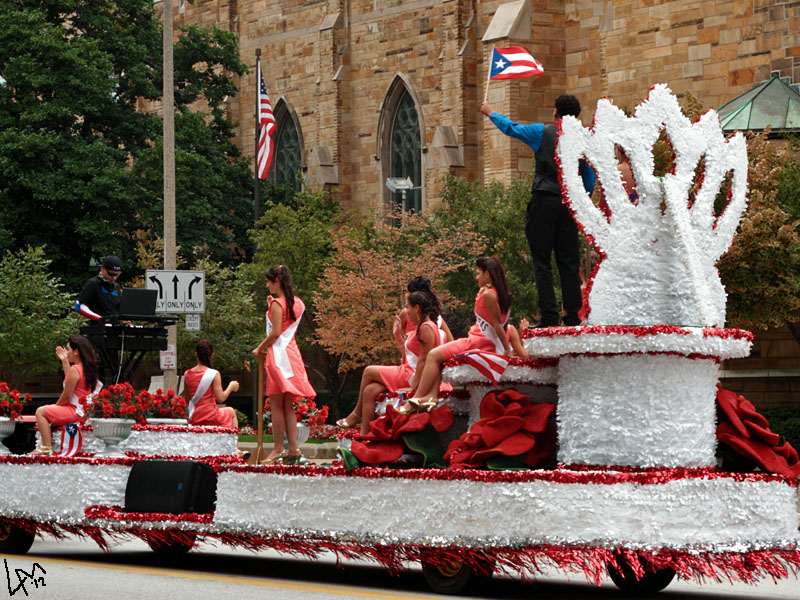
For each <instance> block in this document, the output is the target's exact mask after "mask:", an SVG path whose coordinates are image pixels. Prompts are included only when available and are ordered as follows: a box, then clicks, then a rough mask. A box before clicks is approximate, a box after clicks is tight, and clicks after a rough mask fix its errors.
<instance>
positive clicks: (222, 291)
mask: <svg viewBox="0 0 800 600" xmlns="http://www.w3.org/2000/svg"><path fill="white" fill-rule="evenodd" d="M194 270H197V271H205V274H206V312H205V314H203V315H202V316H201V317H200V330H199V331H185V330H183V329H182V330H181V331H180V332H179V335H178V364H179V365H180V366H181V367H184V368H190V367H192V366H194V364H195V356H194V347H195V345H196V344H197V341H198V340H200V339H207V340H210V341H211V343H212V344H213V345H214V367H215V368H217V369H222V370H225V369H241V368H242V367H243V366H245V363H247V364H248V366H250V361H251V360H252V359H253V355H252V354H251V351H252V349H253V348H255V347H256V345H257V344H258V342H260V341H261V339H262V336H263V333H264V318H263V313H259V311H258V309H257V308H256V302H255V295H254V293H253V285H254V282H253V280H252V279H251V277H250V270H249V269H248V268H247V266H246V265H239V266H236V267H226V266H223V265H221V264H219V263H216V262H213V261H211V260H209V259H201V260H199V261H198V262H197V263H196V264H195V265H194Z"/></svg>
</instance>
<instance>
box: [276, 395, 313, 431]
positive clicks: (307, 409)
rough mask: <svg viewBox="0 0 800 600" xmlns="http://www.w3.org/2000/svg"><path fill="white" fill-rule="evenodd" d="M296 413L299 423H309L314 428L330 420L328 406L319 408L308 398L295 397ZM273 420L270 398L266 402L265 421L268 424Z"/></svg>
mask: <svg viewBox="0 0 800 600" xmlns="http://www.w3.org/2000/svg"><path fill="white" fill-rule="evenodd" d="M294 414H295V416H296V417H297V422H298V423H307V424H308V425H309V427H311V429H312V430H314V429H319V428H322V426H323V425H325V421H327V420H328V407H327V406H323V407H322V408H319V407H318V406H317V403H316V402H314V400H310V399H308V398H295V399H294ZM271 422H272V414H271V413H270V410H269V398H267V400H266V401H265V402H264V423H265V424H266V425H267V426H268V425H269V424H270V423H271Z"/></svg>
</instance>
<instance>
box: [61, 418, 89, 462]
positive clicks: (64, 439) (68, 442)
mask: <svg viewBox="0 0 800 600" xmlns="http://www.w3.org/2000/svg"><path fill="white" fill-rule="evenodd" d="M82 445H83V438H82V437H81V428H80V427H78V424H77V423H67V424H66V425H64V427H62V428H61V450H59V452H58V456H75V455H76V454H77V453H78V452H80V451H81V446H82Z"/></svg>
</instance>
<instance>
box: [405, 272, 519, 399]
mask: <svg viewBox="0 0 800 600" xmlns="http://www.w3.org/2000/svg"><path fill="white" fill-rule="evenodd" d="M475 264H476V266H477V270H476V273H475V280H476V281H477V282H478V286H479V287H480V289H479V290H478V295H477V296H475V324H474V325H473V326H472V327H471V328H470V330H469V333H468V334H467V337H465V338H461V339H458V340H455V341H453V342H449V343H447V344H444V345H442V346H439V347H438V348H436V349H434V350H432V351H431V353H430V354H429V355H428V360H427V361H426V362H425V368H424V370H423V371H422V377H421V378H420V382H419V386H418V387H417V391H416V393H415V394H414V399H417V400H420V401H422V400H433V401H437V400H438V390H439V383H440V381H441V366H442V363H443V362H444V361H446V360H448V359H450V358H453V357H454V356H455V355H456V354H462V353H464V352H468V351H470V350H484V351H488V352H496V353H497V354H505V355H506V356H511V355H512V350H511V346H510V345H509V343H508V337H507V336H506V332H505V329H504V325H505V324H506V322H507V321H508V315H509V310H510V308H511V296H510V295H509V293H508V283H507V282H506V275H505V272H504V270H503V264H502V263H501V262H500V259H499V258H497V257H496V256H492V257H490V258H479V259H478V260H477V261H475Z"/></svg>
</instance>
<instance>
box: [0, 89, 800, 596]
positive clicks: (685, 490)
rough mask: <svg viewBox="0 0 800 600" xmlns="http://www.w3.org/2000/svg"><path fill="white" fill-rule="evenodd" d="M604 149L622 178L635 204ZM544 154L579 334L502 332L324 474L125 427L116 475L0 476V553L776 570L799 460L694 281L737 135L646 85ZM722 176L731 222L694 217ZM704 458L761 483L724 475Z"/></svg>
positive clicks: (789, 536) (643, 587)
mask: <svg viewBox="0 0 800 600" xmlns="http://www.w3.org/2000/svg"><path fill="white" fill-rule="evenodd" d="M662 131H663V132H666V135H667V137H668V139H669V141H670V143H671V146H672V149H673V152H674V155H675V168H674V169H673V171H672V172H671V173H669V174H667V175H665V176H664V177H663V178H658V177H656V176H655V175H654V163H653V153H652V149H653V145H654V144H655V142H656V140H657V139H658V137H659V136H660V135H661V133H662ZM616 146H621V147H622V148H624V150H625V152H626V153H627V154H628V156H629V157H630V159H631V165H632V169H633V173H634V176H635V179H636V187H637V190H636V191H637V198H636V199H635V200H631V199H630V198H629V196H628V194H627V192H625V190H624V189H623V186H622V182H621V179H620V174H619V171H618V168H617V161H616V158H615V147H616ZM557 155H558V159H559V161H560V166H561V169H562V181H563V185H564V189H565V198H567V199H568V201H569V204H570V207H571V209H572V210H573V212H574V215H575V217H576V220H577V221H578V222H579V223H580V224H581V226H582V227H583V230H584V232H585V234H586V236H587V239H589V240H590V241H591V242H592V243H593V244H594V245H595V248H596V250H597V252H598V255H599V257H600V260H599V262H598V265H597V268H596V270H595V272H594V273H593V277H592V287H591V291H590V293H589V304H590V307H591V312H590V314H589V317H588V323H587V324H586V325H585V326H582V327H563V328H562V327H555V328H547V329H539V330H529V331H526V332H523V336H522V337H523V339H524V344H525V346H526V349H527V350H528V352H529V353H530V354H531V356H534V357H536V358H535V359H514V360H512V361H510V362H509V363H508V365H507V366H506V367H505V369H504V370H503V372H502V374H500V375H497V376H495V375H494V374H492V373H489V374H488V375H487V372H485V371H482V370H481V369H476V368H475V366H474V365H472V364H468V363H466V362H464V361H459V360H455V361H452V362H449V363H446V364H445V365H443V380H444V381H447V382H449V383H451V384H452V385H454V386H455V387H456V388H463V389H459V390H458V391H456V392H452V393H448V394H446V395H445V396H444V398H443V399H442V400H441V401H440V402H439V404H438V405H437V406H436V407H435V408H433V410H430V411H429V412H417V413H413V414H403V415H401V413H399V412H398V411H397V410H396V408H395V404H396V401H393V399H391V398H384V399H383V401H382V403H381V405H380V412H383V413H384V414H383V416H382V417H381V418H380V419H378V420H377V421H375V422H373V423H374V427H373V430H372V433H371V436H368V437H367V438H359V437H358V436H357V437H356V438H355V439H353V440H350V447H349V449H347V448H344V449H343V450H342V456H343V461H342V463H338V462H337V463H334V464H333V465H331V466H316V465H313V466H284V465H270V466H261V465H257V464H253V465H251V464H246V463H244V461H242V460H241V459H239V458H238V457H237V456H236V453H235V450H236V437H235V432H233V431H227V430H214V431H210V430H206V429H204V428H190V427H184V426H170V425H159V426H155V427H153V426H140V428H139V430H138V431H137V435H136V441H135V443H131V445H130V447H129V448H127V449H124V453H123V455H122V456H106V455H104V450H103V449H100V448H98V450H97V452H96V453H95V454H93V455H92V454H90V453H86V454H84V455H78V456H74V457H27V456H13V455H5V456H0V480H2V482H3V485H2V488H0V527H2V530H0V545H1V546H0V549H1V550H2V551H5V552H9V551H11V552H25V551H27V550H28V549H29V548H30V545H31V543H32V541H33V538H34V535H42V536H43V535H50V536H54V537H61V536H64V535H67V534H73V535H79V536H84V537H88V538H91V539H93V540H95V541H96V542H97V543H98V544H99V545H100V546H102V547H104V548H108V539H109V538H113V537H115V536H135V537H138V538H141V539H143V540H145V541H146V542H147V543H148V544H150V546H151V547H153V548H154V549H158V550H178V551H179V550H187V549H190V548H192V547H193V546H194V545H195V544H196V543H197V542H199V541H206V542H212V543H213V542H217V543H221V544H225V545H231V546H240V547H244V548H248V549H251V550H254V551H257V550H261V549H274V550H279V551H282V552H286V553H288V554H291V555H294V556H298V557H303V558H313V557H315V556H318V555H319V554H321V553H324V552H333V553H335V554H336V555H337V556H338V557H341V558H348V559H349V558H359V559H367V560H372V561H375V562H378V563H380V564H382V565H384V566H386V567H387V568H389V569H391V570H393V571H396V570H399V569H402V568H403V567H404V566H406V565H407V564H409V563H413V562H420V563H421V564H422V566H423V571H424V573H425V577H426V579H427V581H428V582H429V583H430V585H431V586H432V587H433V589H435V590H436V591H439V592H447V593H455V592H457V591H458V590H460V589H461V588H462V587H463V586H464V585H465V584H466V582H467V581H468V579H469V578H470V577H471V576H472V575H474V574H484V575H489V574H491V573H498V574H503V573H520V574H522V575H523V576H530V575H535V574H536V573H537V572H539V571H541V570H542V569H545V568H556V569H560V570H563V571H565V572H568V573H575V572H580V573H584V574H585V575H586V577H587V578H588V579H589V580H591V581H594V582H596V583H598V584H599V583H600V582H601V581H602V579H603V578H604V577H605V575H606V573H608V574H609V575H610V576H611V578H612V579H613V581H614V582H615V583H616V584H617V585H618V586H619V587H621V588H623V589H625V590H633V591H642V592H645V591H656V590H659V589H662V588H663V587H665V586H666V585H668V584H669V582H670V581H671V580H672V578H673V577H675V576H676V575H677V576H678V577H680V578H684V579H697V580H704V579H712V580H723V579H728V580H741V581H744V582H748V583H751V582H755V581H758V580H760V579H763V578H765V577H771V578H773V579H777V578H784V577H787V576H789V575H790V573H792V572H796V571H797V569H798V568H800V546H798V544H800V539H799V538H798V495H797V475H798V474H800V467H798V466H797V455H796V453H794V454H792V450H791V448H790V447H788V445H787V444H783V445H780V444H779V443H778V436H776V435H775V434H772V432H770V431H769V429H768V425H767V424H766V422H765V421H762V420H760V419H759V415H757V413H755V411H753V410H752V406H751V405H749V403H747V402H746V401H745V400H744V399H742V398H738V397H736V396H735V395H732V394H729V393H728V394H727V395H725V394H724V393H723V392H722V391H720V390H719V389H718V387H717V372H718V369H719V364H720V361H721V360H724V359H726V358H734V357H741V356H746V355H747V354H748V353H749V349H750V344H751V340H752V336H751V334H750V333H748V332H745V331H740V330H734V329H724V322H725V291H724V288H723V287H722V284H721V282H720V280H719V275H718V274H717V270H716V267H715V263H716V261H717V260H718V258H719V257H720V256H721V255H722V254H723V253H724V252H725V251H726V250H727V248H728V247H729V245H730V243H731V240H732V238H733V235H734V233H735V231H736V228H737V225H738V222H739V219H740V217H741V215H742V213H743V211H744V209H745V206H746V178H747V155H746V146H745V141H744V138H743V137H742V136H741V135H736V136H733V137H732V138H730V139H729V140H725V139H724V137H723V135H722V132H721V129H720V125H719V120H718V118H717V115H716V114H715V113H714V112H713V111H709V112H708V113H706V114H705V115H703V117H702V118H701V119H700V120H699V121H697V122H695V123H690V122H689V121H688V120H687V119H686V118H685V117H684V116H683V114H682V112H681V110H680V108H679V106H678V103H677V101H676V99H675V97H674V96H672V94H671V93H670V91H669V90H668V89H667V88H666V87H665V86H656V87H654V88H653V89H652V90H651V92H650V95H649V98H648V99H647V100H646V101H644V102H643V103H642V104H641V105H640V106H639V107H638V108H637V109H636V112H635V114H634V116H632V117H628V116H626V115H625V114H624V113H623V112H622V111H620V110H619V109H617V108H616V107H614V106H613V105H612V104H611V102H609V101H607V100H601V101H600V102H599V103H598V108H597V112H596V117H595V123H594V125H593V127H592V128H585V127H583V126H582V125H581V124H580V122H579V121H577V120H576V119H574V118H571V117H567V118H564V119H563V122H562V124H561V131H560V136H559V143H558V149H557ZM582 158H585V159H587V160H588V161H589V162H590V163H591V164H592V166H593V167H594V168H595V170H596V172H597V175H598V180H599V182H600V183H601V185H602V189H603V193H604V197H605V202H606V206H605V207H604V208H603V209H602V210H601V209H600V208H598V207H597V206H596V205H595V204H593V203H592V201H591V199H590V198H589V196H588V195H587V194H586V193H585V191H584V190H583V188H582V185H581V180H580V177H579V175H578V163H579V160H581V159H582ZM701 160H702V162H701ZM700 164H701V165H702V171H703V174H702V177H701V179H700V183H699V186H697V189H695V190H692V189H691V188H692V185H693V182H695V171H696V169H697V168H698V165H700ZM728 174H730V182H729V183H730V185H729V187H730V193H729V196H728V202H727V205H726V207H725V209H724V211H722V212H721V213H720V212H719V211H718V212H717V213H715V210H714V203H715V200H716V198H717V196H718V193H719V190H720V188H721V187H722V186H723V181H724V180H725V178H726V175H728ZM718 395H722V396H723V398H724V401H719V402H718V399H717V397H718ZM718 405H719V406H720V407H721V408H720V409H718V408H717V407H718ZM718 410H719V411H720V414H722V415H723V420H724V421H725V422H724V423H723V422H720V424H719V425H717V421H718V416H717V411H718ZM458 423H461V425H460V426H459V425H458ZM454 427H455V428H458V427H460V429H458V430H457V431H453V428H454ZM432 432H433V433H432ZM87 433H88V431H87ZM411 434H414V435H411ZM432 434H433V435H435V434H439V435H440V436H442V438H443V439H445V440H446V444H447V452H446V453H445V454H444V455H442V453H441V452H440V453H439V455H438V456H435V457H434V456H432V455H431V454H430V453H426V452H424V451H423V452H421V456H422V458H421V463H422V464H421V466H420V467H418V468H405V466H404V465H405V464H407V463H403V461H399V462H398V461H397V460H394V459H396V458H398V457H400V456H401V455H403V456H406V455H408V454H409V453H412V454H413V451H414V450H415V449H416V450H420V448H422V447H423V446H425V444H424V443H423V442H424V440H428V441H430V439H431V435H432ZM171 436H174V443H173V442H172V441H171ZM191 436H198V437H197V438H196V440H197V443H192V441H191ZM200 436H204V437H203V438H202V440H201V437H200ZM207 438H213V442H209V443H208V444H207V443H206V441H205V440H206V439H207ZM751 438H752V439H751ZM556 439H557V445H556V443H555V442H556ZM718 439H726V440H728V442H729V443H731V444H732V445H733V446H737V444H738V447H739V448H740V449H743V450H747V449H750V450H751V451H752V452H751V453H752V454H755V455H758V456H759V457H761V458H762V459H763V460H762V461H761V464H762V465H765V464H766V465H767V466H769V465H772V464H775V465H777V467H776V469H775V470H777V471H778V472H768V471H769V470H770V469H767V468H762V469H761V471H760V472H752V471H750V472H742V471H732V470H727V469H726V468H725V465H724V464H720V461H719V459H718V452H717V446H718ZM737 440H738V441H737ZM767 442H771V445H770V443H767ZM443 443H444V442H443ZM441 445H442V444H440V447H441ZM555 448H557V450H555V454H554V449H555ZM765 448H767V449H766V450H765ZM424 449H425V448H423V450H424ZM120 450H123V448H122V447H121V448H120ZM769 452H771V453H772V454H769ZM418 454H419V452H418ZM359 456H360V457H361V458H362V459H364V460H360V459H359ZM443 457H447V458H446V460H445V462H444V463H443V464H442V463H441V460H442V458H443ZM148 459H150V460H152V459H159V460H161V461H162V462H168V463H169V462H174V463H177V462H183V461H191V462H194V463H201V464H203V465H205V466H206V467H207V470H208V471H211V472H212V473H213V478H214V480H215V481H214V483H215V485H214V489H215V504H214V506H213V507H212V509H207V510H204V511H199V510H195V511H187V512H184V513H181V512H175V511H174V510H172V511H168V510H150V511H144V512H143V511H136V510H131V507H130V506H128V505H126V492H127V494H131V493H132V492H136V490H135V489H134V490H131V487H132V486H135V485H137V483H136V482H138V481H141V480H138V479H137V480H134V478H133V477H132V471H133V470H135V469H136V468H137V467H136V466H135V465H139V464H142V463H143V462H146V461H148ZM384 459H386V460H384ZM370 460H372V462H373V463H375V464H377V466H365V463H368V462H370ZM436 464H440V465H441V467H444V468H441V467H439V466H433V465H436ZM139 485H141V484H139Z"/></svg>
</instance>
